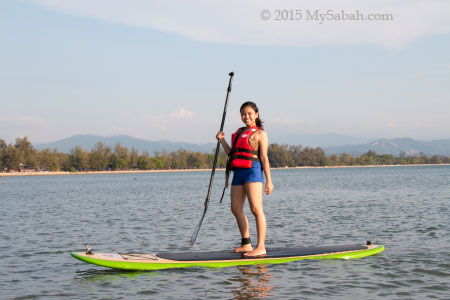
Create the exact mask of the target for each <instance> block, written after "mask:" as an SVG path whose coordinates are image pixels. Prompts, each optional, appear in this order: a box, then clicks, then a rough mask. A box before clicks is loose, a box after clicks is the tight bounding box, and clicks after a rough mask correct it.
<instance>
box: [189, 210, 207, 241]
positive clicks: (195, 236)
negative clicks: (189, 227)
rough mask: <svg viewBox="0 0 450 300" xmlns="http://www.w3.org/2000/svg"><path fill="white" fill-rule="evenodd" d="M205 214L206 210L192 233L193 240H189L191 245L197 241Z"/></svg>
mask: <svg viewBox="0 0 450 300" xmlns="http://www.w3.org/2000/svg"><path fill="white" fill-rule="evenodd" d="M205 214H206V211H205V212H204V213H203V216H202V218H201V219H200V223H198V225H197V227H195V230H194V234H193V235H192V237H191V241H190V242H189V245H191V246H194V244H195V241H196V240H197V235H198V232H199V231H200V227H201V226H202V223H203V219H204V218H205Z"/></svg>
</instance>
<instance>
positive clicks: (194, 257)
mask: <svg viewBox="0 0 450 300" xmlns="http://www.w3.org/2000/svg"><path fill="white" fill-rule="evenodd" d="M367 248H368V247H367V246H366V245H341V246H315V247H295V248H267V249H266V252H267V254H266V256H265V258H283V257H293V256H307V255H317V254H326V253H335V252H343V251H354V250H365V249H367ZM156 256H158V257H160V258H165V259H171V260H177V261H209V260H239V259H243V258H245V259H248V257H243V256H242V254H241V253H230V252H229V251H228V250H225V251H209V252H184V253H173V252H172V253H170V252H166V253H164V252H163V253H157V254H156ZM256 258H258V257H256Z"/></svg>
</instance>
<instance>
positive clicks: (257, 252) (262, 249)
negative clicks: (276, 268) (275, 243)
mask: <svg viewBox="0 0 450 300" xmlns="http://www.w3.org/2000/svg"><path fill="white" fill-rule="evenodd" d="M243 255H244V256H245V257H255V256H264V255H266V247H264V246H262V247H260V246H257V247H256V248H255V250H252V251H249V252H245V253H244V254H243Z"/></svg>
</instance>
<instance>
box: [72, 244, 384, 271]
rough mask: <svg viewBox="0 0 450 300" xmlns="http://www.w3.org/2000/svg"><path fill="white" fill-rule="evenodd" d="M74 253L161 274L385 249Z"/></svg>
mask: <svg viewBox="0 0 450 300" xmlns="http://www.w3.org/2000/svg"><path fill="white" fill-rule="evenodd" d="M88 249H89V250H88V251H87V252H71V253H70V254H71V255H72V256H73V257H74V258H76V259H79V260H81V261H84V262H87V263H90V264H94V265H99V266H103V267H108V268H113V269H123V270H160V269H171V268H187V267H211V268H223V267H231V266H239V265H256V264H280V263H287V262H291V261H295V260H301V259H350V258H360V257H365V256H369V255H374V254H377V253H379V252H381V251H383V250H384V246H382V245H371V244H370V243H367V244H366V245H340V246H316V247H295V248H267V249H266V251H267V254H266V255H265V256H263V257H244V256H243V255H242V254H241V253H230V252H229V251H228V250H226V251H209V252H183V253H174V252H162V253H156V254H152V253H94V252H92V251H90V247H88Z"/></svg>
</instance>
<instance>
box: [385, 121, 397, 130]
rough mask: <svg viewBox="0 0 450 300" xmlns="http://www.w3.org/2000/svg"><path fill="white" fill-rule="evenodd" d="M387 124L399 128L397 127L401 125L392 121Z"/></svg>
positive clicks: (389, 126)
mask: <svg viewBox="0 0 450 300" xmlns="http://www.w3.org/2000/svg"><path fill="white" fill-rule="evenodd" d="M386 126H387V127H388V128H397V127H399V125H398V124H397V123H395V122H392V121H389V122H387V124H386Z"/></svg>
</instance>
